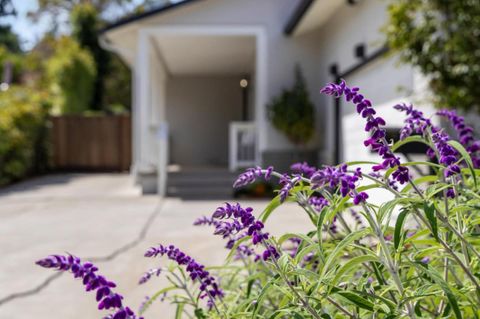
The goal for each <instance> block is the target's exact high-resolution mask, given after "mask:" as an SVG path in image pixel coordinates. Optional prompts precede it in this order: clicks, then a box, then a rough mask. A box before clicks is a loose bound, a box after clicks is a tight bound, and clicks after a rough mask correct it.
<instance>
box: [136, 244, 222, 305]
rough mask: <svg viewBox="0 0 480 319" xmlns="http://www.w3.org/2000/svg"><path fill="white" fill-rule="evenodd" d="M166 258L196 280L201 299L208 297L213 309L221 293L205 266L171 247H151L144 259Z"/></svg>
mask: <svg viewBox="0 0 480 319" xmlns="http://www.w3.org/2000/svg"><path fill="white" fill-rule="evenodd" d="M164 255H165V256H167V257H168V258H169V259H170V260H173V261H175V262H176V263H177V264H178V265H179V266H185V268H186V271H187V272H188V273H189V276H190V279H191V280H192V281H195V280H197V281H198V282H199V283H200V291H202V292H203V293H202V295H201V296H200V297H201V298H205V297H208V303H207V304H208V306H209V307H213V305H214V303H215V299H216V298H222V297H223V291H222V290H221V289H220V288H219V287H218V284H217V282H216V280H215V278H214V277H213V276H211V275H210V273H209V272H208V271H206V270H205V266H203V265H202V264H199V263H197V262H196V261H195V259H193V258H192V257H190V256H188V255H187V254H185V253H184V252H182V251H181V250H180V249H178V248H176V247H175V246H173V245H169V246H163V245H159V246H158V247H152V248H150V249H149V250H147V252H146V253H145V257H157V256H164Z"/></svg>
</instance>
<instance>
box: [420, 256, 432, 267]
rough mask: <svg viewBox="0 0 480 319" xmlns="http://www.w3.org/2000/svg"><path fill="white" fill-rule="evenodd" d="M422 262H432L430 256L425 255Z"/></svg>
mask: <svg viewBox="0 0 480 319" xmlns="http://www.w3.org/2000/svg"><path fill="white" fill-rule="evenodd" d="M420 261H421V262H422V264H425V265H426V264H428V263H429V262H430V257H428V256H426V257H423V258H422V260H420Z"/></svg>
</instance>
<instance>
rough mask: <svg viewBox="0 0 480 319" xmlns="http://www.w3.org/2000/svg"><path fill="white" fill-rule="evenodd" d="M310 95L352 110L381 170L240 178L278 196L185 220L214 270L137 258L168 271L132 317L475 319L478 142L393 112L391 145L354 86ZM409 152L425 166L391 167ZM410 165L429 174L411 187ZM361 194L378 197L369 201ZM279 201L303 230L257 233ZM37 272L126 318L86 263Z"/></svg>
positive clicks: (359, 166)
mask: <svg viewBox="0 0 480 319" xmlns="http://www.w3.org/2000/svg"><path fill="white" fill-rule="evenodd" d="M322 92H323V93H325V94H329V95H333V96H336V97H338V98H340V97H345V99H346V100H347V101H352V102H353V103H354V104H355V106H356V110H357V112H358V113H359V114H360V115H361V116H362V117H363V118H364V120H365V121H366V127H365V130H366V131H367V132H368V133H369V134H367V136H368V137H367V139H366V140H365V146H366V147H369V148H370V149H371V150H372V151H374V152H376V153H378V155H379V157H380V158H381V161H380V162H379V163H374V162H352V163H345V164H341V165H339V166H335V167H323V168H321V169H317V168H314V167H310V166H308V165H306V164H301V163H299V164H295V165H294V166H293V167H292V169H294V170H295V171H296V172H295V173H294V174H291V175H286V174H281V173H278V172H275V171H274V170H273V168H272V167H269V168H267V169H262V168H251V169H248V170H247V171H246V172H245V173H243V174H242V175H240V176H239V177H238V179H237V180H236V182H235V184H234V186H235V187H241V186H245V185H247V184H251V183H254V182H255V181H256V180H258V179H267V180H268V179H270V178H271V177H272V176H273V177H274V178H276V179H278V180H279V184H280V185H281V187H280V189H279V191H278V195H277V196H276V197H275V198H274V199H273V200H272V201H271V202H270V203H269V204H268V205H267V206H266V208H265V209H264V211H263V212H262V213H261V214H260V215H258V216H255V215H254V213H253V210H252V209H251V208H244V207H242V206H240V204H228V203H227V204H225V205H223V206H220V207H219V208H217V209H216V211H215V212H213V214H212V215H211V216H210V217H201V218H199V219H198V220H196V221H195V224H196V225H207V226H212V227H213V228H214V234H215V235H217V236H219V237H221V238H223V239H224V240H225V241H226V248H227V249H228V250H229V251H230V252H229V254H228V256H227V261H226V263H225V264H224V265H223V266H220V267H215V268H211V269H210V270H207V268H205V267H204V266H203V265H201V264H199V263H197V262H196V261H195V260H194V259H193V258H192V257H190V256H188V255H186V254H185V253H184V252H182V251H181V250H180V249H178V248H176V247H175V246H172V245H169V246H164V245H159V246H156V247H152V248H150V249H149V250H147V252H146V253H145V257H148V258H159V257H162V256H163V257H164V258H165V259H170V260H171V261H172V265H171V266H168V267H159V268H154V269H151V270H150V271H148V272H147V273H145V274H144V275H143V276H142V277H141V279H140V283H141V284H142V283H145V282H146V281H148V280H152V278H153V277H156V276H159V275H164V276H166V277H167V278H168V279H169V282H170V285H169V286H167V287H164V288H162V289H161V290H159V291H158V292H156V293H155V294H154V295H152V297H151V298H150V299H148V300H147V301H146V302H145V303H144V304H143V305H142V306H141V308H140V310H139V312H140V313H143V312H144V311H146V310H147V308H148V307H149V306H151V305H152V304H153V302H154V301H155V300H156V299H162V300H163V299H165V298H166V299H169V300H170V301H171V302H172V303H173V304H175V305H176V306H177V316H176V318H316V319H320V318H440V317H442V318H457V319H458V318H477V317H478V316H479V313H480V263H479V262H480V252H479V251H480V241H479V238H480V237H479V235H480V229H479V224H480V210H479V207H480V194H479V190H478V187H479V185H478V182H479V178H480V170H478V169H477V167H478V165H479V164H480V161H479V159H480V157H479V155H480V154H479V151H480V141H475V140H474V139H473V136H472V130H471V129H470V128H469V127H467V126H465V123H464V120H463V118H461V117H459V116H457V115H456V113H455V112H451V111H442V112H439V113H438V115H439V116H442V117H446V118H448V119H449V120H450V121H451V122H452V124H453V126H454V128H455V129H456V130H457V132H458V139H459V140H460V142H461V143H459V142H457V141H455V140H453V139H451V138H450V137H449V136H448V135H447V134H446V133H445V132H444V130H442V129H441V128H439V127H437V126H435V125H434V124H433V123H432V121H431V120H430V118H427V117H425V116H424V115H423V113H422V112H420V111H418V110H415V109H414V108H413V106H412V105H406V104H399V105H396V106H395V108H396V109H397V110H398V111H400V112H403V113H405V114H406V120H405V127H404V128H403V129H402V130H401V140H400V141H399V142H396V143H395V144H393V145H391V144H390V143H389V142H388V141H386V139H385V134H386V132H385V121H384V120H383V119H382V118H380V117H377V116H376V115H375V110H374V108H373V107H372V104H371V102H370V101H369V100H367V99H365V98H364V97H363V95H361V94H360V93H359V90H358V88H349V87H348V86H346V84H345V83H344V82H342V83H340V84H330V85H328V86H327V87H325V88H324V89H323V90H322ZM410 142H421V143H425V144H426V145H428V147H429V151H428V152H427V154H428V156H430V157H431V159H432V161H424V162H408V163H401V162H400V158H399V157H397V156H396V154H395V153H394V151H395V150H396V149H397V148H398V147H400V146H402V145H404V144H406V143H410ZM462 144H463V145H464V146H462ZM414 165H416V166H425V167H429V168H431V170H432V171H433V173H432V174H431V175H426V176H420V177H413V176H412V174H411V173H410V168H411V167H412V166H414ZM366 169H368V170H366ZM362 170H364V171H362ZM372 192H375V193H376V194H378V193H379V192H380V193H382V192H384V193H388V194H389V195H388V196H386V197H384V200H383V202H380V203H375V201H372V200H371V199H369V194H370V195H372ZM285 202H294V203H297V204H298V205H299V206H300V207H301V209H302V210H303V212H304V213H305V214H306V215H307V216H308V218H309V219H310V221H311V230H310V231H309V232H306V233H286V234H284V235H282V236H280V237H279V238H276V237H273V236H270V235H269V234H268V232H267V229H268V225H266V223H267V222H268V220H269V219H271V218H274V213H275V209H276V208H277V207H279V206H280V205H281V204H282V203H285ZM37 263H38V264H39V265H40V266H43V267H47V268H56V269H59V270H63V271H69V270H70V271H72V272H73V273H74V275H75V277H81V278H83V283H84V284H85V285H86V286H87V290H96V291H97V300H98V301H99V308H100V309H103V308H106V309H111V310H112V312H113V313H112V315H110V317H108V318H115V319H117V318H137V316H136V315H135V314H134V313H133V311H131V310H130V309H127V308H125V307H124V306H123V304H122V302H121V296H120V295H118V294H117V293H114V292H113V291H112V289H111V288H112V287H113V286H114V285H113V284H112V283H111V282H109V281H107V280H106V279H104V278H103V277H101V276H99V275H98V274H97V273H96V272H97V271H98V269H97V268H96V267H95V266H93V265H92V264H91V263H83V262H81V261H80V259H78V258H77V257H73V256H59V255H57V256H50V257H47V258H45V259H43V260H40V261H38V262H37ZM210 271H211V273H210Z"/></svg>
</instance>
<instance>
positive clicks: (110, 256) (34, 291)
mask: <svg viewBox="0 0 480 319" xmlns="http://www.w3.org/2000/svg"><path fill="white" fill-rule="evenodd" d="M163 204H164V200H162V201H160V203H159V204H158V205H157V207H156V208H155V209H154V211H153V212H152V213H151V214H150V216H149V217H148V219H147V221H146V222H145V224H144V225H143V227H142V229H141V230H140V233H139V234H138V236H137V238H135V239H134V240H132V241H131V242H129V243H127V244H125V245H123V246H122V247H120V248H117V249H115V250H114V251H112V252H111V253H110V254H108V255H106V256H101V257H91V258H85V260H89V261H92V262H108V261H112V260H113V259H115V258H117V257H118V256H119V255H121V254H123V253H125V252H127V251H129V250H130V249H132V248H134V247H135V246H137V245H138V244H140V242H142V241H143V240H144V239H145V237H146V236H147V233H148V230H149V229H150V227H151V225H152V224H153V221H154V220H155V218H156V217H157V216H158V214H159V213H160V211H161V210H162V208H163ZM62 274H63V272H56V273H54V274H53V275H50V276H48V277H47V278H46V279H45V280H44V281H43V282H42V283H40V284H39V285H38V286H36V287H34V288H32V289H29V290H25V291H22V292H16V293H12V294H10V295H8V296H6V297H4V298H2V299H0V306H2V305H4V304H6V303H8V302H11V301H13V300H15V299H19V298H25V297H28V296H32V295H36V294H38V293H39V292H41V291H42V290H43V289H45V288H46V287H47V286H48V285H49V284H50V283H52V282H53V281H55V280H56V279H58V278H60V276H61V275H62Z"/></svg>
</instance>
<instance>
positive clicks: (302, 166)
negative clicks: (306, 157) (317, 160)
mask: <svg viewBox="0 0 480 319" xmlns="http://www.w3.org/2000/svg"><path fill="white" fill-rule="evenodd" d="M290 169H291V170H292V171H293V172H294V173H296V174H301V175H303V176H305V177H306V178H310V177H312V175H313V173H315V172H316V171H317V169H316V168H315V167H313V166H309V165H308V164H307V163H306V162H303V163H295V164H293V165H292V166H290Z"/></svg>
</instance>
